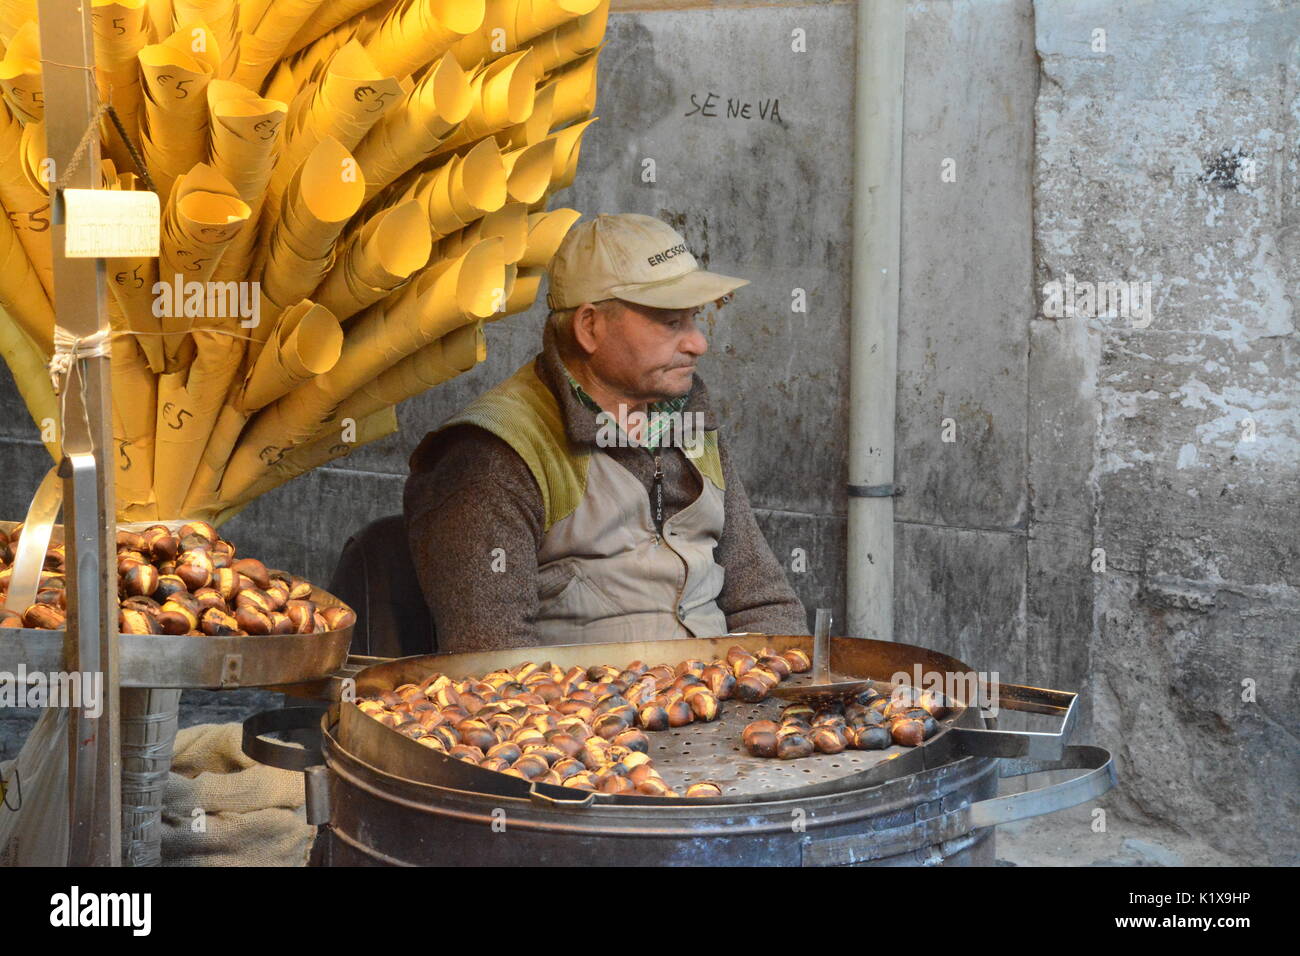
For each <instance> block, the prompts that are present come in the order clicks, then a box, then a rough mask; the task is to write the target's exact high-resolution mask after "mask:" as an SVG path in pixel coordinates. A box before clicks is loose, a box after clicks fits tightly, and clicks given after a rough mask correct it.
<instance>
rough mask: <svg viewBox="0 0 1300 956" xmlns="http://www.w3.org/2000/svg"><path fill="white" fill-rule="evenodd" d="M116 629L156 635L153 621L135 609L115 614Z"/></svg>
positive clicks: (124, 631)
mask: <svg viewBox="0 0 1300 956" xmlns="http://www.w3.org/2000/svg"><path fill="white" fill-rule="evenodd" d="M0 626H3V625H0ZM13 626H15V627H17V626H21V618H20V619H19V624H17V625H13ZM117 627H118V632H119V633H121V634H156V633H158V629H157V625H156V624H155V623H154V619H153V618H152V617H151V616H150V615H149V614H148V613H146V612H145V611H141V610H139V609H137V608H129V607H124V608H122V609H120V610H119V611H118V612H117Z"/></svg>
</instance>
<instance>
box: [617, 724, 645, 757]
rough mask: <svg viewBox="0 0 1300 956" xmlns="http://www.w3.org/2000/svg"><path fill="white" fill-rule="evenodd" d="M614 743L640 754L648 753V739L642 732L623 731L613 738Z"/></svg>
mask: <svg viewBox="0 0 1300 956" xmlns="http://www.w3.org/2000/svg"><path fill="white" fill-rule="evenodd" d="M614 743H615V744H616V745H618V746H620V747H626V748H628V749H629V750H635V751H639V752H641V753H648V752H649V750H650V738H649V737H647V736H646V735H645V732H644V731H642V730H635V729H633V730H625V731H623V732H622V733H621V734H619V735H618V736H617V737H615V738H614Z"/></svg>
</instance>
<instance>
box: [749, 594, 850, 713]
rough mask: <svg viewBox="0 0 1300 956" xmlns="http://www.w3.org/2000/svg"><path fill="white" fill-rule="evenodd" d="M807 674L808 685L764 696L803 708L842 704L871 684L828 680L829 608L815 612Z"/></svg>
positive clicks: (784, 684) (786, 685) (783, 685)
mask: <svg viewBox="0 0 1300 956" xmlns="http://www.w3.org/2000/svg"><path fill="white" fill-rule="evenodd" d="M811 674H812V683H811V684H793V683H788V682H782V683H780V684H778V685H777V686H776V687H774V688H772V691H771V693H770V694H769V695H768V696H770V697H776V698H779V699H781V700H789V701H797V702H799V703H803V704H823V703H828V702H830V701H833V700H843V699H844V698H845V697H848V696H849V695H850V694H856V693H858V692H859V691H863V690H866V689H867V688H868V687H870V686H871V684H872V681H871V680H870V678H866V677H861V678H854V679H853V680H843V681H836V680H834V679H833V678H832V675H831V612H830V608H824V607H822V608H818V609H817V619H816V623H815V625H814V626H813V655H812V671H811Z"/></svg>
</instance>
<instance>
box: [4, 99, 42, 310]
mask: <svg viewBox="0 0 1300 956" xmlns="http://www.w3.org/2000/svg"><path fill="white" fill-rule="evenodd" d="M24 162H25V161H24V159H23V128H22V126H21V125H20V124H19V123H18V121H17V120H16V119H14V117H13V115H12V114H11V113H10V112H9V109H8V107H5V108H4V109H0V203H3V204H4V207H5V210H6V211H7V212H8V213H9V221H10V223H11V224H12V226H13V228H14V232H16V233H17V234H18V241H19V242H20V243H21V244H22V247H23V250H24V251H25V252H26V253H27V259H28V261H29V262H31V264H32V268H33V269H35V270H36V275H37V276H38V277H39V278H40V280H41V287H42V288H43V289H44V290H45V294H46V296H47V297H50V298H52V296H53V290H54V264H53V263H54V260H53V252H52V249H51V247H50V198H49V196H47V195H46V194H45V193H44V192H43V191H42V190H40V189H37V188H36V187H35V186H34V185H33V184H32V182H31V181H30V179H29V178H28V176H27V174H26V173H25V172H24V171H23V168H24Z"/></svg>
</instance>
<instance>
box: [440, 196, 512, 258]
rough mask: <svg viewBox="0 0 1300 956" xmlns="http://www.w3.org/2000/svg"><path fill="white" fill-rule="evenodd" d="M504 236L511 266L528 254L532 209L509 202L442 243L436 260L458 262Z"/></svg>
mask: <svg viewBox="0 0 1300 956" xmlns="http://www.w3.org/2000/svg"><path fill="white" fill-rule="evenodd" d="M493 236H500V237H501V239H502V240H503V242H502V258H503V259H504V260H505V262H506V264H507V265H511V264H513V263H515V262H517V261H519V258H520V257H521V256H523V255H524V253H525V252H527V251H528V207H527V206H526V205H525V204H524V203H522V202H508V203H506V204H505V205H504V206H502V207H501V208H500V209H498V210H496V211H494V212H490V213H488V214H487V215H486V216H484V217H483V218H482V219H477V220H475V221H474V222H473V223H471V224H470V225H468V226H466V227H465V228H464V229H462V230H461V231H460V232H456V233H452V234H451V235H450V236H447V237H446V238H445V239H443V240H442V241H441V242H439V243H438V251H437V254H436V256H435V258H436V259H454V258H456V257H457V256H459V255H462V254H463V253H465V252H468V251H469V249H470V247H472V246H474V245H475V244H477V243H479V242H480V241H482V240H484V239H491V238H492V237H493Z"/></svg>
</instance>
